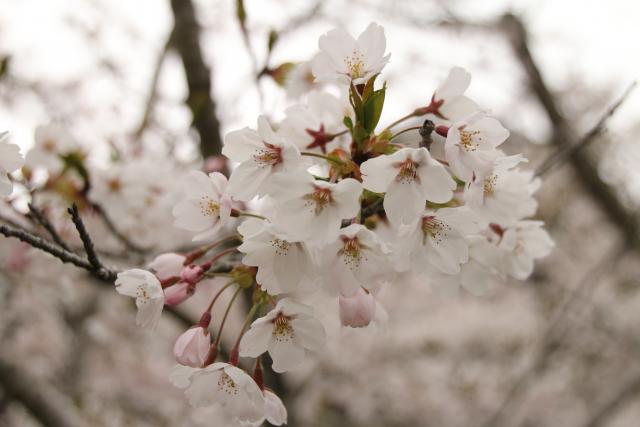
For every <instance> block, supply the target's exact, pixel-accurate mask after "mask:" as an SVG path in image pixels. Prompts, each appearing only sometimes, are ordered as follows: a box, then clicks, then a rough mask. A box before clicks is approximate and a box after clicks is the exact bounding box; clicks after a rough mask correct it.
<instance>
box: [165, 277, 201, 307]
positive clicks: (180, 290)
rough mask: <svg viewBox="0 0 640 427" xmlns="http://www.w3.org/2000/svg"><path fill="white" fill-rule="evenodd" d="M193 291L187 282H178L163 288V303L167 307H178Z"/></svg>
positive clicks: (192, 287)
mask: <svg viewBox="0 0 640 427" xmlns="http://www.w3.org/2000/svg"><path fill="white" fill-rule="evenodd" d="M194 290H195V288H194V286H193V285H192V284H190V283H188V282H178V283H176V284H175V285H171V286H169V287H166V288H164V303H165V304H166V305H169V306H174V305H178V304H180V303H181V302H183V301H184V300H186V299H187V298H189V297H190V296H191V295H193V291H194Z"/></svg>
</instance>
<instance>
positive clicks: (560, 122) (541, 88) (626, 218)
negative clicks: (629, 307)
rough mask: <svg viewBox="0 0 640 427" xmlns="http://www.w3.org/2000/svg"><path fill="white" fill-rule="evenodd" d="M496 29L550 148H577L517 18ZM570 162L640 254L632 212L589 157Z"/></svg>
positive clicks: (573, 156)
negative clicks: (533, 101)
mask: <svg viewBox="0 0 640 427" xmlns="http://www.w3.org/2000/svg"><path fill="white" fill-rule="evenodd" d="M499 25H500V27H501V28H502V29H503V31H504V32H505V34H506V35H507V36H508V37H509V40H510V41H511V45H512V47H513V50H514V51H515V54H516V56H517V58H518V59H519V61H520V63H521V64H522V67H523V68H524V70H525V72H526V74H527V76H528V78H529V81H530V84H531V89H532V91H533V93H534V94H535V96H536V97H537V98H538V101H539V102H540V103H541V104H542V106H543V108H544V110H545V112H546V113H547V117H548V118H549V121H550V122H551V126H552V128H553V136H552V141H551V142H552V144H553V145H556V146H557V147H561V148H563V147H574V146H576V145H578V144H579V141H580V137H579V136H578V135H577V133H576V132H575V131H574V130H573V129H572V128H571V126H570V124H569V122H568V120H567V119H566V118H565V117H564V115H563V114H562V113H561V112H560V109H559V107H558V105H557V102H556V99H555V96H554V95H553V94H552V93H551V91H550V90H549V88H548V86H547V84H546V82H545V80H544V78H543V76H542V73H541V72H540V69H539V68H538V65H537V63H536V62H535V60H534V58H533V56H532V54H531V51H530V49H529V35H528V33H527V30H526V28H525V26H524V24H523V23H522V21H521V20H520V19H519V18H517V17H516V16H514V15H511V14H507V15H505V16H504V17H503V18H502V20H501V22H500V24H499ZM569 160H570V162H571V165H572V166H573V169H574V170H575V172H576V174H577V176H578V179H579V181H580V182H581V184H582V185H583V186H584V187H585V189H586V190H587V192H588V194H589V195H590V196H591V197H592V199H593V200H594V201H595V202H596V203H597V204H598V205H599V206H600V208H601V209H602V210H603V211H604V213H605V214H606V215H607V216H608V217H609V220H610V221H611V223H613V224H614V225H616V226H617V227H618V228H619V229H620V231H621V232H622V235H623V236H624V238H625V239H627V241H628V242H629V245H630V247H632V248H634V249H635V250H640V223H639V221H638V218H637V216H636V214H635V212H633V211H631V210H629V209H628V208H627V207H626V206H625V205H624V203H623V202H622V201H621V200H620V198H619V197H618V194H617V193H616V190H615V188H612V187H611V186H610V185H608V184H607V183H606V182H604V181H603V180H602V178H600V175H599V173H598V166H597V164H596V163H595V162H594V161H593V159H592V158H591V156H590V155H589V153H588V152H587V151H585V150H572V151H571V153H570V156H569Z"/></svg>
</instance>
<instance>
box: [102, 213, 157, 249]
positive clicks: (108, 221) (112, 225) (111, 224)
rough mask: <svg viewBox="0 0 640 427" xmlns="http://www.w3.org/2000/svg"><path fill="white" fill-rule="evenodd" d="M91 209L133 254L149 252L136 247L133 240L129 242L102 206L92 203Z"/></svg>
mask: <svg viewBox="0 0 640 427" xmlns="http://www.w3.org/2000/svg"><path fill="white" fill-rule="evenodd" d="M91 207H92V208H93V210H94V211H96V213H97V214H98V215H100V218H102V221H103V222H104V224H105V225H106V226H107V229H109V231H110V232H111V234H113V235H114V236H115V238H116V239H118V240H119V241H120V243H122V244H123V245H124V246H125V248H127V249H128V250H129V251H131V252H135V253H138V254H142V253H146V252H149V250H150V249H146V248H141V247H140V246H138V245H136V244H135V243H133V242H132V241H131V240H129V239H128V238H127V236H125V235H124V234H123V233H122V232H121V231H120V230H119V229H118V227H116V224H115V223H114V222H113V220H112V219H111V217H110V216H109V214H107V211H106V210H105V209H104V208H103V207H102V206H101V205H100V204H98V203H91Z"/></svg>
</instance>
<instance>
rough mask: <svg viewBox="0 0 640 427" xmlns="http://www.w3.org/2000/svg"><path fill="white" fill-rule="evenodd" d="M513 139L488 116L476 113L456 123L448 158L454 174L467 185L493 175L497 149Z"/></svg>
mask: <svg viewBox="0 0 640 427" xmlns="http://www.w3.org/2000/svg"><path fill="white" fill-rule="evenodd" d="M508 137H509V131H508V130H506V129H505V128H504V127H502V125H501V124H500V122H499V121H498V120H496V119H494V118H491V117H487V116H486V114H485V113H482V112H479V113H476V114H472V115H471V116H468V117H466V118H464V119H462V120H461V121H459V122H456V123H454V124H453V125H452V126H451V127H450V128H449V131H448V133H447V140H446V142H445V145H444V150H445V156H446V159H447V161H448V162H449V166H450V167H451V170H452V171H453V173H454V174H455V175H456V176H457V177H458V178H460V179H461V180H463V181H465V182H469V181H471V180H472V179H473V177H474V176H483V175H485V174H486V173H488V172H490V171H491V169H492V167H493V162H494V160H495V159H496V158H497V157H499V156H500V154H501V153H500V152H499V151H498V150H496V147H498V146H499V145H500V144H502V143H503V142H504V141H505V140H506V139H507V138H508Z"/></svg>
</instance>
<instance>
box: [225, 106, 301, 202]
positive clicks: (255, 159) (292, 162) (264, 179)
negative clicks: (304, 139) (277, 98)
mask: <svg viewBox="0 0 640 427" xmlns="http://www.w3.org/2000/svg"><path fill="white" fill-rule="evenodd" d="M222 154H224V155H225V156H227V157H228V158H229V159H231V160H233V161H234V162H239V163H240V164H239V165H238V167H236V168H235V169H234V170H233V173H232V174H231V177H230V178H229V187H228V191H229V194H231V195H232V196H233V197H234V198H236V199H238V200H244V201H248V200H251V199H252V198H253V197H255V196H264V195H265V194H267V193H268V192H269V190H270V187H271V180H272V178H273V177H274V176H276V175H278V174H280V173H282V172H287V171H292V170H295V169H298V168H300V167H301V160H300V151H299V150H298V148H297V147H296V146H295V145H293V144H290V143H287V142H286V141H285V140H284V139H283V138H282V137H281V136H280V135H278V134H276V133H275V132H274V131H273V129H272V128H271V125H270V124H269V122H268V120H267V118H266V117H264V116H260V117H258V130H257V131H255V130H253V129H250V128H244V129H240V130H236V131H233V132H230V133H228V134H227V136H226V137H225V141H224V147H223V148H222Z"/></svg>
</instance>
